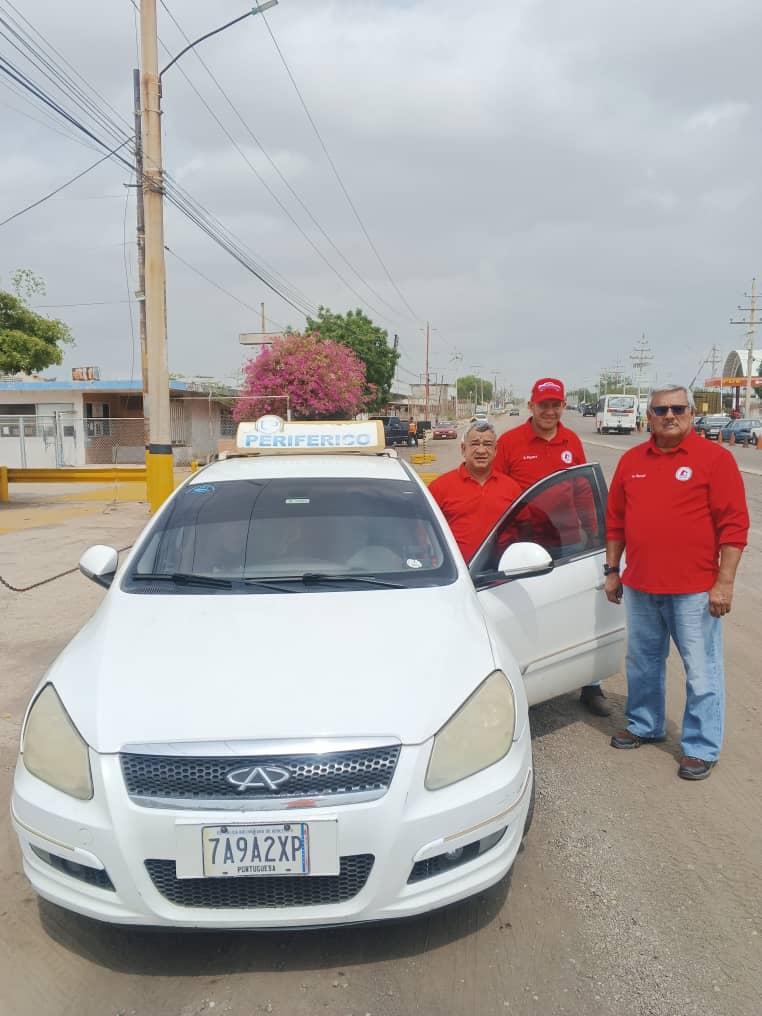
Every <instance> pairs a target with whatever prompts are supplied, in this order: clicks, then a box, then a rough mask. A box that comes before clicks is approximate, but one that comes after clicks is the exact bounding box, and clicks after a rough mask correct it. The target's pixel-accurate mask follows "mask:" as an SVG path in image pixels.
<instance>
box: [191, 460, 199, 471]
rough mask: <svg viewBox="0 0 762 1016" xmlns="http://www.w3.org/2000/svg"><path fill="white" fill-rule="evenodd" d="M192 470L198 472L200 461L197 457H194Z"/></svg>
mask: <svg viewBox="0 0 762 1016" xmlns="http://www.w3.org/2000/svg"><path fill="white" fill-rule="evenodd" d="M191 472H192V473H196V472H198V462H197V461H196V460H195V459H193V461H192V462H191Z"/></svg>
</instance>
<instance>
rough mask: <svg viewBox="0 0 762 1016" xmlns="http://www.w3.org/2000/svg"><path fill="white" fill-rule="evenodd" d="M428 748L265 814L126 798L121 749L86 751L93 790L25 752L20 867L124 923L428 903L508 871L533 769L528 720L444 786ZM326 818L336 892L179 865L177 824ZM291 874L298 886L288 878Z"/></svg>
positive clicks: (346, 919)
mask: <svg viewBox="0 0 762 1016" xmlns="http://www.w3.org/2000/svg"><path fill="white" fill-rule="evenodd" d="M430 748H431V744H430V742H429V743H427V744H425V745H416V746H410V747H403V749H402V751H401V753H400V757H399V761H398V764H397V770H396V773H395V775H394V779H393V780H392V783H391V786H390V788H389V790H388V791H387V793H386V794H385V795H384V796H383V797H382V798H380V799H378V800H376V801H372V802H366V803H359V804H351V805H345V806H337V807H336V808H333V809H322V808H321V809H307V808H305V809H294V808H290V809H288V811H267V812H254V811H241V812H231V811H214V810H203V811H201V810H199V811H195V810H194V811H189V810H187V809H177V810H174V809H170V808H146V807H142V806H138V805H136V804H134V803H133V802H132V801H131V800H130V799H129V797H128V796H127V792H126V790H125V786H124V782H123V780H122V774H121V770H120V765H119V759H118V756H113V755H109V756H97V755H94V754H93V755H92V770H93V782H94V787H95V794H94V797H93V800H92V801H77V800H74V799H73V798H70V797H68V796H67V795H65V794H62V793H60V792H59V791H56V790H54V789H53V788H51V787H49V786H47V784H45V783H42V782H41V781H40V780H38V779H36V778H35V777H33V776H31V775H30V774H29V773H28V772H27V770H26V769H25V768H24V765H23V762H22V761H21V760H19V762H18V765H17V768H16V775H15V780H14V790H13V797H12V806H11V807H12V820H13V825H14V828H15V830H16V833H17V835H18V837H19V842H20V844H21V850H22V855H23V863H24V871H25V873H26V875H27V877H28V878H29V880H30V882H31V883H32V885H33V886H34V888H35V889H36V891H37V892H38V893H39V894H40V895H41V896H43V897H44V898H45V899H47V900H50V901H51V902H53V903H56V904H58V905H59V906H61V907H64V908H66V909H69V910H73V911H76V912H78V913H80V914H84V915H86V916H88V917H92V918H96V919H98V920H103V921H108V922H113V923H119V924H134V925H153V926H165V927H189V928H220V929H224V928H285V927H289V928H295V927H312V926H324V925H341V924H345V923H356V922H364V921H378V920H384V919H388V918H401V917H410V916H413V915H416V914H421V913H424V912H426V911H429V910H433V909H436V908H438V907H442V906H445V905H447V904H449V903H453V902H455V901H457V900H460V899H464V898H465V897H468V896H471V895H472V894H474V893H477V892H480V891H481V890H483V889H486V888H488V887H489V886H491V885H493V884H494V883H496V882H498V881H499V880H500V879H501V878H503V876H504V875H505V874H506V873H507V872H508V870H509V869H510V867H511V865H512V864H513V861H514V858H515V856H516V853H517V852H518V849H519V846H520V844H521V838H522V835H523V830H524V824H525V821H526V817H527V812H528V809H529V801H530V797H531V789H532V782H533V778H534V775H533V772H532V749H531V740H530V733H529V725H528V724H526V723H525V724H524V725H523V730H522V732H521V734H520V736H519V737H518V739H517V740H516V741H515V742H514V744H513V747H512V749H511V751H510V752H509V753H508V755H507V756H506V757H505V758H504V759H503V760H502V761H501V762H499V763H497V764H496V765H493V766H490V768H489V769H486V770H484V771H483V772H481V773H478V774H477V775H476V776H472V777H470V778H468V779H466V780H463V781H461V782H460V783H457V784H454V785H453V786H451V787H447V788H445V789H443V790H438V791H436V792H428V791H426V790H424V787H423V781H424V776H425V771H426V766H427V764H428V759H429V754H430ZM326 818H335V819H337V821H338V842H339V855H340V857H341V858H342V876H341V877H344V875H345V872H344V869H345V867H346V865H345V863H344V862H345V861H347V863H348V870H347V873H346V877H344V881H343V882H342V883H341V885H342V886H343V889H341V891H338V890H337V892H334V891H333V889H334V887H333V885H332V887H331V891H330V892H328V893H325V892H322V891H317V890H315V891H314V892H313V891H312V890H313V889H314V886H306V887H305V886H304V882H305V880H306V881H309V882H312V883H317V878H316V877H312V876H291V877H280V879H279V883H282V882H283V881H284V878H286V879H287V881H288V883H289V885H287V886H285V888H283V887H282V886H280V887H279V886H276V885H275V883H271V885H270V886H267V887H266V888H267V890H269V889H271V888H272V889H273V893H270V892H267V893H266V894H265V895H267V896H268V899H269V902H268V903H266V904H265V905H261V903H260V904H258V905H254V906H251V905H248V904H247V903H246V902H245V900H246V899H247V898H248V897H247V892H246V887H245V886H244V883H250V882H251V880H252V878H256V879H257V881H258V883H259V885H258V886H255V887H249V888H252V889H254V890H255V895H256V897H257V899H259V900H261V898H262V894H261V892H259V890H260V889H262V880H265V881H267V879H268V876H250V877H246V878H226V879H194V880H192V881H193V883H201V884H200V885H194V886H191V885H190V883H189V882H188V881H187V880H177V879H175V877H174V861H175V858H176V851H177V847H176V824H177V823H179V822H183V823H187V822H188V820H189V819H192V820H193V821H194V822H198V824H199V825H201V824H207V825H213V824H224V823H231V824H232V823H253V822H266V823H274V822H310V821H313V822H314V821H319V820H320V819H326ZM502 830H504V832H502V835H499V834H500V833H501V831H502ZM482 842H484V843H485V844H489V849H485V851H484V852H483V853H481V854H476V856H474V855H475V853H476V849H477V848H475V847H474V846H473V844H476V843H482ZM460 848H468V849H466V850H465V851H463V853H462V854H461V855H460V856H461V858H463V860H461V861H460V862H457V861H456V862H454V863H453V864H452V865H450V862H449V861H448V862H446V863H444V864H442V863H440V862H441V859H442V857H443V855H446V854H447V853H448V852H456V853H457V851H459V850H460ZM51 858H53V859H54V861H53V862H51ZM368 858H370V861H369V860H368ZM360 859H362V860H360ZM429 861H431V864H427V863H425V862H429ZM147 862H148V863H147ZM414 866H415V874H414V876H413V880H411V874H413V872H414ZM83 873H84V875H83ZM347 878H348V879H349V881H347ZM297 881H298V882H300V883H302V885H301V886H300V885H293V884H292V883H295V882H297ZM222 882H224V883H225V886H224V887H219V888H220V892H214V891H211V892H210V890H214V889H216V888H218V886H210V883H217V884H219V883H222ZM236 883H238V885H239V886H240V891H239V888H238V886H237V885H236ZM191 890H193V891H191ZM196 890H197V891H196ZM281 890H282V891H281ZM347 892H349V894H350V895H349V897H348V898H347ZM284 893H285V895H284ZM337 900H338V902H337ZM242 901H243V902H242ZM231 904H233V905H231Z"/></svg>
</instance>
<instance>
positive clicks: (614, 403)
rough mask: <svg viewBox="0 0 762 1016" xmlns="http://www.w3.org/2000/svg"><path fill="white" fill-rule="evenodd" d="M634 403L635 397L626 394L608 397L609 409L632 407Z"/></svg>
mask: <svg viewBox="0 0 762 1016" xmlns="http://www.w3.org/2000/svg"><path fill="white" fill-rule="evenodd" d="M634 405H635V399H634V398H631V397H629V396H626V395H618V396H617V397H616V398H609V409H632V408H633V407H634Z"/></svg>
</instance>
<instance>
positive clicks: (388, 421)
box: [370, 416, 415, 448]
mask: <svg viewBox="0 0 762 1016" xmlns="http://www.w3.org/2000/svg"><path fill="white" fill-rule="evenodd" d="M370 419H371V421H373V420H379V421H380V422H381V423H382V424H383V426H384V437H385V438H386V446H387V448H390V447H393V446H394V445H401V444H404V445H413V444H415V439H414V438H413V435H412V434H411V433H410V431H409V428H408V424H407V422H406V421H404V420H401V419H400V417H399V416H371V418H370Z"/></svg>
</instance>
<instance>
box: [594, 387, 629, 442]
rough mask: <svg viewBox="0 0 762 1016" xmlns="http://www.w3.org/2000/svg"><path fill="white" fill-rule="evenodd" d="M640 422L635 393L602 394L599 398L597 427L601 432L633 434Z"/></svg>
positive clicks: (596, 416)
mask: <svg viewBox="0 0 762 1016" xmlns="http://www.w3.org/2000/svg"><path fill="white" fill-rule="evenodd" d="M637 422H638V403H637V399H636V398H635V396H634V395H602V396H601V398H600V399H598V408H597V411H596V414H595V429H596V430H597V431H598V433H599V434H610V433H611V431H613V430H615V431H616V432H617V433H618V434H632V432H633V431H634V430H635V427H636V426H637Z"/></svg>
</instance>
